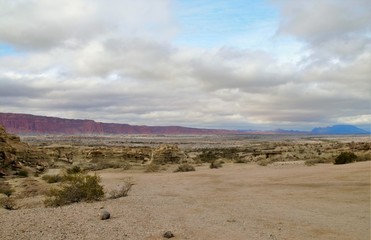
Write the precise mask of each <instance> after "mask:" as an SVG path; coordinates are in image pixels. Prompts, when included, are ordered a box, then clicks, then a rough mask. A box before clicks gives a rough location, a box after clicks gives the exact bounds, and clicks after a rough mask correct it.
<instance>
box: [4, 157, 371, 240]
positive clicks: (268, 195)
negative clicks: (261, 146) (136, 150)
mask: <svg viewBox="0 0 371 240" xmlns="http://www.w3.org/2000/svg"><path fill="white" fill-rule="evenodd" d="M370 164H371V162H361V163H353V164H347V165H332V164H322V165H317V166H312V167H307V166H304V165H282V166H267V167H262V166H258V165H247V164H230V165H225V166H224V167H223V168H221V169H216V170H214V169H209V168H208V167H207V166H202V167H197V170H196V172H188V173H170V172H166V173H136V172H127V171H126V172H120V171H117V170H106V171H103V172H100V173H99V174H100V175H101V176H102V179H103V184H104V185H105V187H106V188H107V189H112V188H113V187H114V186H116V185H117V184H119V183H120V182H122V179H124V178H126V177H131V178H132V179H133V181H134V182H135V185H134V186H133V189H132V191H131V192H130V193H129V196H128V197H125V198H120V199H116V200H107V201H102V202H96V203H79V204H73V205H70V206H65V207H60V208H33V209H21V210H16V211H6V210H1V211H0V238H1V239H133V240H134V239H163V238H162V234H163V232H165V231H167V230H170V231H172V232H173V233H174V234H175V238H173V239H223V240H224V239H243V240H244V239H258V240H259V239H269V240H274V239H326V240H327V239H349V240H354V239H358V240H362V239H365V240H369V239H370V167H371V165H370ZM101 207H104V208H105V209H107V210H108V211H110V212H111V215H112V218H111V219H109V220H106V221H102V220H100V219H99V212H100V208H101Z"/></svg>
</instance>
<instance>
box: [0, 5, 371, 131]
mask: <svg viewBox="0 0 371 240" xmlns="http://www.w3.org/2000/svg"><path fill="white" fill-rule="evenodd" d="M370 83H371V4H370V1H369V0H311V1H306V0H296V1H291V0H225V1H222V0H156V1H152V0H136V1H132V0H58V1H50V0H0V112H13V113H28V114H34V115H45V116H54V117H62V118H74V119H93V120H96V121H100V122H115V123H128V124H135V125H159V126H165V125H166V126H167V125H176V126H187V127H199V128H220V129H245V130H247V129H257V130H269V129H277V128H283V129H296V130H310V129H312V128H313V127H324V126H330V125H335V124H352V125H356V126H359V127H362V128H364V129H370V122H371V98H370V95H371V85H370Z"/></svg>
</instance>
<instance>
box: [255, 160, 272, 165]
mask: <svg viewBox="0 0 371 240" xmlns="http://www.w3.org/2000/svg"><path fill="white" fill-rule="evenodd" d="M271 163H272V161H271V160H269V159H262V160H260V161H259V162H258V164H259V165H260V166H264V167H265V166H267V165H268V164H271Z"/></svg>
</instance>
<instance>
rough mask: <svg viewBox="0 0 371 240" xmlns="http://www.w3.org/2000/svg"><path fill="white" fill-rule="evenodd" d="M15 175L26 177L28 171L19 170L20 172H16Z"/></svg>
mask: <svg viewBox="0 0 371 240" xmlns="http://www.w3.org/2000/svg"><path fill="white" fill-rule="evenodd" d="M17 175H18V176H19V177H28V171H27V170H25V169H21V170H19V171H18V173H17Z"/></svg>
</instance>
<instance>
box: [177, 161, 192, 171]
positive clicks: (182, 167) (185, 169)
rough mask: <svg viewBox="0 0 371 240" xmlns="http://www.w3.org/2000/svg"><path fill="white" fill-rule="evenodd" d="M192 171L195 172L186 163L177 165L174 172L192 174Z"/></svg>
mask: <svg viewBox="0 0 371 240" xmlns="http://www.w3.org/2000/svg"><path fill="white" fill-rule="evenodd" d="M192 171H196V169H195V168H194V167H193V166H192V165H190V164H188V163H185V164H182V165H179V167H178V168H177V169H176V170H175V172H192Z"/></svg>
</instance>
